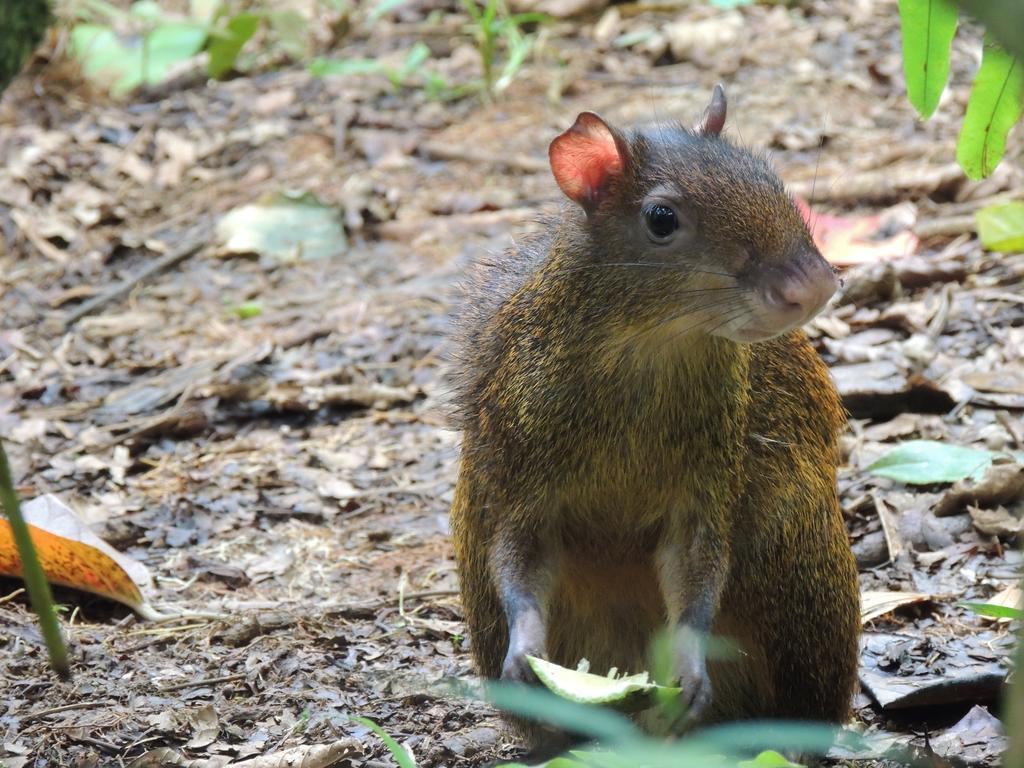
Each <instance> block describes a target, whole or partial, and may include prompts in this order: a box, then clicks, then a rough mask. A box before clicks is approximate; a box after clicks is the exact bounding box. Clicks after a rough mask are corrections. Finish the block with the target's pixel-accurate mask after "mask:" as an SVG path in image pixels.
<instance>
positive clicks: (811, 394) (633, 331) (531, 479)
mask: <svg viewBox="0 0 1024 768" xmlns="http://www.w3.org/2000/svg"><path fill="white" fill-rule="evenodd" d="M628 146H629V148H630V153H631V155H630V158H629V160H630V163H629V165H628V167H627V171H626V173H625V174H624V175H623V176H622V177H621V178H618V179H616V180H614V181H613V186H612V187H611V189H610V190H608V192H607V194H606V197H605V198H604V199H603V201H602V202H601V204H600V205H599V206H598V207H597V209H596V210H595V211H594V212H592V214H591V215H589V216H585V215H584V214H583V213H582V212H580V211H579V210H577V209H566V211H565V213H564V215H563V216H562V218H561V219H560V220H559V221H558V222H556V223H553V224H552V226H551V227H550V229H549V231H548V233H547V234H545V235H542V236H540V237H539V238H537V239H535V240H534V241H532V242H529V243H527V244H526V245H525V246H523V247H522V248H520V250H519V252H518V253H511V254H506V256H505V257H504V258H503V259H501V260H497V261H495V262H493V263H491V264H485V265H483V266H482V267H480V269H479V271H478V272H477V273H476V275H475V277H474V281H475V282H473V283H472V284H471V286H470V289H469V297H468V301H467V306H468V307H469V312H468V314H467V316H466V317H465V318H464V319H463V325H462V328H463V339H462V342H461V351H462V356H463V370H462V378H461V381H460V387H459V389H460V396H461V403H460V404H461V411H460V414H461V422H462V427H463V429H464V432H465V436H464V443H463V458H462V465H461V471H460V475H459V479H458V485H457V487H456V493H455V500H454V503H453V505H452V510H451V522H452V532H453V536H454V540H455V549H456V556H457V559H458V563H459V569H460V576H461V584H462V596H463V603H464V608H465V613H466V618H467V621H468V624H469V632H470V638H471V644H472V650H473V655H474V658H475V660H476V662H477V665H478V667H479V669H480V672H481V673H482V674H483V675H485V676H486V677H489V678H498V677H499V676H500V675H501V672H502V662H503V659H504V657H505V654H506V650H507V647H508V641H509V629H508V627H507V624H506V617H505V615H504V612H503V609H502V605H501V602H500V600H499V595H498V589H497V586H496V583H497V582H496V577H497V576H498V574H497V573H496V572H495V568H498V569H499V570H500V569H502V568H504V564H503V563H502V562H501V561H500V558H499V562H498V564H497V565H495V558H494V553H493V548H494V542H495V540H496V539H495V537H496V536H497V535H498V534H499V532H505V533H508V532H509V531H513V532H516V535H517V536H520V535H521V537H522V539H523V540H524V541H537V542H542V543H543V545H544V546H545V548H546V551H548V552H550V553H551V554H552V559H551V562H552V563H553V565H552V566H551V571H552V572H551V573H550V574H546V575H545V578H546V579H547V581H546V582H545V583H547V584H548V585H549V586H550V591H549V593H548V594H549V599H548V601H547V603H546V604H545V605H544V606H543V608H544V620H545V625H546V629H547V642H546V650H547V654H548V657H549V658H551V659H552V660H553V661H556V662H558V663H560V664H563V665H565V666H570V667H572V666H575V665H576V663H577V662H578V661H579V659H580V658H584V657H585V658H587V659H589V661H590V663H591V669H592V670H593V671H595V672H598V673H602V672H604V671H606V670H607V669H608V668H610V667H613V666H614V667H617V668H618V669H619V670H620V671H632V672H635V671H640V670H643V669H647V668H648V651H649V643H650V641H651V638H652V636H653V634H654V633H655V632H657V631H658V630H660V629H662V628H663V627H665V626H666V623H667V622H671V621H674V620H676V619H678V615H674V616H673V615H670V614H673V613H674V611H673V610H670V609H669V607H668V606H669V605H670V604H685V602H686V600H687V599H688V597H687V596H692V595H693V594H694V593H695V592H694V590H699V589H700V587H701V584H702V583H704V582H706V581H707V580H708V579H711V578H715V576H714V571H715V570H716V569H720V570H722V573H721V578H722V579H723V580H724V587H723V589H722V591H721V594H720V599H719V600H718V602H717V605H716V606H715V613H714V625H713V632H714V633H715V634H721V635H724V636H728V637H731V638H732V639H734V640H735V641H736V642H737V644H738V645H739V646H740V647H741V648H742V650H743V654H744V655H742V656H741V657H740V658H739V659H737V660H728V661H711V662H710V668H709V675H710V679H711V684H712V691H713V693H712V703H711V707H710V710H709V711H708V712H707V714H706V716H705V718H704V720H705V721H716V720H722V719H737V718H750V717H784V718H800V719H824V720H829V721H834V722H838V721H842V720H843V719H844V718H845V717H846V716H847V714H848V707H849V702H850V697H851V693H852V689H853V686H854V682H855V672H856V658H857V652H856V638H857V633H858V627H859V621H858V595H857V581H856V571H855V567H854V562H853V558H852V555H851V553H850V550H849V547H848V544H847V538H846V532H845V529H844V527H843V521H842V518H841V515H840V511H839V507H838V503H837V499H836V489H835V467H836V464H837V460H838V455H837V448H836V440H837V436H838V432H839V430H840V429H841V428H842V425H843V423H844V418H845V416H844V412H843V409H842V407H841V404H840V402H839V399H838V396H837V394H836V392H835V389H834V387H833V385H832V383H831V380H830V378H829V374H828V371H827V369H826V367H825V366H824V364H823V363H822V362H821V360H820V359H819V358H818V356H817V354H816V353H815V352H814V350H813V348H812V347H811V345H810V343H809V342H808V340H807V338H806V336H805V335H804V334H803V333H802V332H801V331H794V332H790V333H787V334H785V335H782V336H779V337H776V338H774V339H772V340H770V341H766V342H762V343H757V344H752V345H743V344H738V343H735V342H733V341H730V340H728V339H725V338H721V337H719V336H715V335H710V334H709V333H708V332H707V331H708V330H709V329H712V327H713V325H714V321H716V320H717V319H718V318H723V317H726V316H732V315H734V314H735V311H737V305H739V310H742V309H743V305H742V303H741V302H737V301H733V302H732V303H731V304H730V303H729V302H728V301H726V300H724V299H721V297H722V296H724V295H726V294H716V293H714V292H713V291H712V292H707V289H709V288H714V289H717V288H720V287H722V286H726V287H729V286H734V287H735V286H739V287H740V289H742V287H743V286H744V285H747V284H748V283H747V282H745V281H749V280H751V279H756V275H757V274H758V271H759V270H763V269H770V268H775V267H776V266H777V265H778V264H780V263H783V262H784V261H785V259H786V258H787V254H788V253H790V252H792V250H793V249H794V248H806V247H807V244H808V243H809V242H810V239H809V236H808V235H807V232H806V227H805V226H804V225H803V223H802V220H800V218H799V216H798V214H797V213H796V211H795V210H794V208H793V206H792V203H791V201H790V200H789V198H788V197H787V196H786V195H785V194H784V192H783V191H782V188H781V184H779V183H778V180H777V178H776V177H775V176H774V174H773V173H772V172H771V171H770V169H768V168H767V165H766V164H765V163H764V162H763V161H762V160H760V159H758V158H756V157H753V156H752V155H749V154H748V153H746V152H745V151H743V150H740V149H737V148H735V147H732V146H731V145H729V144H727V143H726V142H724V141H722V140H720V139H717V138H703V137H700V136H696V135H694V134H692V133H690V132H687V131H682V130H680V129H678V128H673V129H667V130H666V129H658V130H654V131H650V130H648V131H642V132H636V133H634V134H631V135H630V136H629V137H628ZM665 183H670V184H674V185H676V187H679V188H681V191H680V194H681V195H685V199H687V200H688V201H690V202H691V203H692V206H693V210H694V211H695V216H696V217H697V220H698V222H699V226H698V232H699V236H698V240H697V241H696V244H695V245H694V247H693V249H692V252H691V253H688V254H682V255H678V254H677V256H678V258H679V259H680V260H679V261H678V264H676V265H675V266H674V267H673V268H667V267H666V268H644V267H641V266H637V265H638V264H639V263H641V262H644V261H653V260H652V258H651V257H650V256H649V253H648V251H643V250H638V248H640V247H641V246H637V245H636V243H637V241H638V235H637V232H636V224H635V221H636V220H637V213H636V206H637V205H639V200H640V199H641V198H642V197H643V195H644V194H645V193H646V190H648V189H650V188H651V186H652V185H653V184H665ZM737 243H742V244H743V245H744V246H745V247H744V248H743V249H742V250H743V254H742V255H740V254H739V249H738V248H737V247H736V245H737ZM684 257H685V258H684ZM709 265H710V266H711V267H713V268H714V269H711V270H708V269H707V267H708V266H709ZM702 269H704V270H705V271H702ZM708 272H714V274H708ZM751 275H754V278H751V277H750V276H751ZM696 291H702V292H696ZM729 295H734V296H735V295H737V294H729ZM716 296H717V297H718V298H716ZM729 313H732V314H731V315H730V314H729ZM666 537H671V538H672V539H673V540H678V541H679V542H680V547H681V548H682V549H683V551H685V552H687V553H688V557H687V559H686V561H685V562H686V567H685V568H684V570H683V572H682V573H678V574H675V573H673V574H672V576H671V579H670V583H669V585H668V587H667V588H664V586H663V582H659V571H658V566H657V565H656V559H655V552H656V549H657V548H658V547H659V545H660V544H661V543H663V542H664V541H665V539H666ZM526 554H527V553H520V552H518V551H513V552H512V553H511V554H510V555H508V556H509V557H519V556H520V555H522V556H523V557H525V556H526ZM502 556H503V557H504V555H502ZM691 582H692V583H691ZM660 584H661V585H662V586H659V585H660ZM666 601H668V603H667V602H666ZM675 614H678V611H675Z"/></svg>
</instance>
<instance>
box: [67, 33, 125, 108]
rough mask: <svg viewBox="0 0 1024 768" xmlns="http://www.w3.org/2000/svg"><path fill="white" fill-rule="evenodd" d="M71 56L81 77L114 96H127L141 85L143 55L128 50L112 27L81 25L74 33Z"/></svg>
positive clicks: (72, 34) (72, 35)
mask: <svg viewBox="0 0 1024 768" xmlns="http://www.w3.org/2000/svg"><path fill="white" fill-rule="evenodd" d="M71 54H72V55H73V56H74V57H75V58H76V59H77V60H78V61H79V63H80V64H81V65H82V73H83V74H84V75H85V76H86V77H87V78H88V79H89V80H91V81H92V82H94V83H96V84H97V85H100V86H101V87H103V88H107V89H108V90H110V91H111V92H112V93H115V94H120V93H126V92H128V91H130V90H132V89H133V88H135V87H136V86H138V85H139V84H140V83H141V82H142V52H141V49H140V48H138V47H135V48H129V47H128V46H126V45H125V44H124V43H122V42H121V40H120V38H118V36H117V35H116V34H115V33H114V31H113V30H112V29H110V28H109V27H103V26H98V25H94V24H78V25H77V26H75V28H74V29H72V30H71Z"/></svg>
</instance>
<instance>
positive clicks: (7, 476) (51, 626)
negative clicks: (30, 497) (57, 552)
mask: <svg viewBox="0 0 1024 768" xmlns="http://www.w3.org/2000/svg"><path fill="white" fill-rule="evenodd" d="M0 504H2V505H3V508H4V512H6V513H7V520H8V521H9V522H10V524H11V531H12V532H13V534H14V544H15V546H17V548H18V555H19V556H20V557H21V572H22V577H23V578H24V579H25V586H26V587H28V596H29V600H30V601H31V603H32V610H34V611H35V612H36V615H37V616H38V617H39V628H40V630H41V631H42V633H43V640H44V641H45V642H46V650H47V651H48V652H49V654H50V665H51V666H52V667H53V669H54V671H55V672H56V673H57V675H58V676H59V677H60V678H61V679H62V680H67V679H69V678H70V677H71V666H70V664H69V663H68V651H67V647H66V646H65V645H64V638H63V637H61V634H60V626H59V625H58V624H57V613H56V611H54V609H53V597H52V596H51V594H50V585H49V583H48V582H47V581H46V575H45V574H44V573H43V567H42V566H41V565H40V564H39V558H38V557H37V556H36V549H35V547H34V546H33V545H32V537H31V536H30V535H29V532H28V524H27V523H26V522H25V518H24V517H22V515H21V507H20V505H19V504H18V495H17V494H16V493H15V492H14V481H13V480H12V479H11V467H10V465H9V464H8V463H7V454H6V452H5V451H4V446H3V443H2V442H0Z"/></svg>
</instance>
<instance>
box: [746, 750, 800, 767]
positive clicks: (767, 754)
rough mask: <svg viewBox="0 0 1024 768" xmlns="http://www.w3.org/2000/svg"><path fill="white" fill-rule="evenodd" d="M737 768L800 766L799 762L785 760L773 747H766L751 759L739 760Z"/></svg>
mask: <svg viewBox="0 0 1024 768" xmlns="http://www.w3.org/2000/svg"><path fill="white" fill-rule="evenodd" d="M738 768H802V766H801V764H800V763H794V762H791V761H790V760H787V759H786V758H785V757H783V755H782V754H780V753H779V752H776V751H775V750H774V749H766V750H765V751H764V752H762V753H760V754H759V755H758V756H757V757H755V758H754V759H753V760H741V761H740V762H739V766H738Z"/></svg>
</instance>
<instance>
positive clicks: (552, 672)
mask: <svg viewBox="0 0 1024 768" xmlns="http://www.w3.org/2000/svg"><path fill="white" fill-rule="evenodd" d="M526 658H527V661H528V662H529V663H530V668H531V669H532V670H533V672H534V674H535V675H537V678H538V679H539V680H540V681H541V682H542V683H543V684H544V686H545V687H546V688H547V689H548V690H549V691H551V692H552V693H555V694H557V695H558V696H561V697H562V698H564V699H569V700H570V701H575V702H577V703H580V704H593V705H599V706H600V705H604V706H609V707H612V708H613V709H618V710H621V711H623V712H635V711H638V710H643V709H646V708H647V707H649V706H651V705H652V704H654V703H655V702H656V701H657V700H658V699H659V698H660V697H669V698H674V697H677V696H678V695H679V694H680V693H681V692H682V689H680V688H670V687H666V686H661V685H657V684H656V683H652V682H651V681H650V677H649V675H648V674H647V673H646V672H641V673H640V674H637V675H629V676H626V677H608V676H602V675H592V674H590V673H589V672H581V671H580V670H576V669H568V668H566V667H563V666H560V665H558V664H552V663H551V662H550V661H545V660H544V659H538V658H536V657H535V656H527V657H526Z"/></svg>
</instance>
